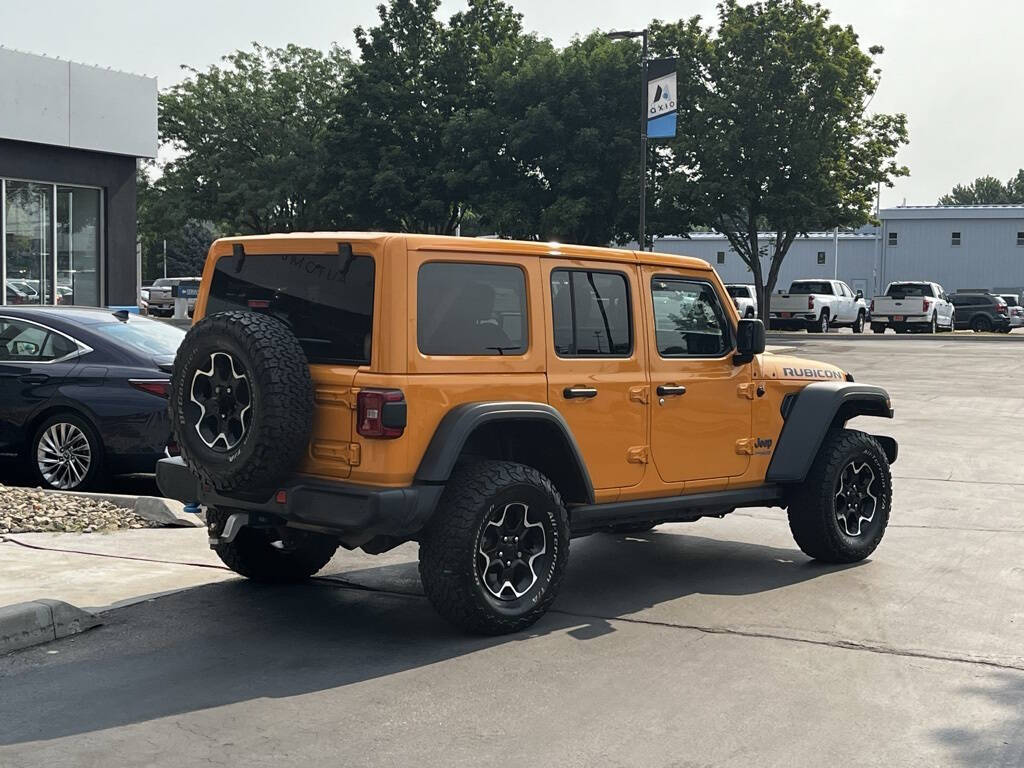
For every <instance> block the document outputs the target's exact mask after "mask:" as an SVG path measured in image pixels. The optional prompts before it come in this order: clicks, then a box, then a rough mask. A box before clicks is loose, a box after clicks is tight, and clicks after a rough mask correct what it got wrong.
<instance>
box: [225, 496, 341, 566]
mask: <svg viewBox="0 0 1024 768" xmlns="http://www.w3.org/2000/svg"><path fill="white" fill-rule="evenodd" d="M236 511H238V510H234V509H231V508H226V509H215V508H213V507H209V508H207V510H206V524H207V527H208V528H209V530H210V532H211V534H214V535H216V534H219V533H221V531H222V530H223V528H224V523H225V522H226V521H227V519H228V517H230V516H231V514H232V513H233V512H236ZM275 541H279V542H280V543H281V545H282V546H280V547H275V546H274V542H275ZM213 549H214V551H215V552H216V553H217V556H218V557H220V559H221V560H222V561H223V562H224V565H226V566H227V567H228V568H230V569H231V570H232V571H234V572H235V573H237V574H239V575H240V576H245V577H246V578H248V579H252V580H253V581H260V582H265V583H269V584H285V583H291V582H296V581H303V580H304V579H308V578H309V577H310V576H312V575H313V574H314V573H316V572H317V571H319V570H320V569H321V568H323V567H324V566H325V565H327V563H329V562H330V560H331V558H332V557H334V553H335V552H336V551H337V549H338V540H337V539H335V538H334V537H333V536H326V535H324V534H322V533H313V532H312V531H299V530H296V529H294V528H284V527H281V528H252V527H250V526H245V527H244V528H242V529H241V530H240V531H239V532H238V534H237V535H236V536H235V538H234V540H233V541H230V542H228V543H226V544H217V545H216V546H215V547H214V548H213Z"/></svg>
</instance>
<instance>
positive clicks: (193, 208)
mask: <svg viewBox="0 0 1024 768" xmlns="http://www.w3.org/2000/svg"><path fill="white" fill-rule="evenodd" d="M350 66H351V61H350V60H349V57H348V54H347V53H345V52H344V51H342V50H340V49H338V48H336V47H335V48H331V49H330V50H329V51H328V52H327V53H321V52H320V51H317V50H313V49H311V48H301V47H299V46H296V45H289V46H287V47H286V48H278V49H274V48H266V47H264V46H261V45H259V44H253V47H252V50H251V51H236V52H235V53H232V54H229V55H228V56H225V57H224V59H223V66H219V67H218V66H213V67H210V68H209V69H208V70H206V71H203V72H200V71H198V70H195V69H190V68H186V69H187V70H188V72H190V73H191V75H190V77H188V78H187V79H186V80H184V81H183V82H181V83H179V84H178V85H175V86H173V87H171V88H170V89H169V90H167V91H165V92H164V93H163V94H161V96H160V136H161V139H162V141H163V143H164V145H165V146H166V147H168V148H169V149H170V151H171V153H172V156H173V159H172V160H171V161H170V162H169V163H167V165H166V166H165V167H164V169H163V178H162V179H161V180H160V189H162V190H163V191H164V192H165V193H167V194H170V195H172V196H175V197H177V198H178V200H177V201H176V202H175V203H173V204H172V205H174V206H176V207H178V208H179V209H181V210H186V211H188V212H189V214H190V215H191V216H192V217H193V218H203V219H212V220H214V221H217V222H222V223H223V226H224V228H225V230H226V231H228V232H240V233H264V232H290V231H294V230H303V229H308V228H310V227H311V226H312V225H313V224H314V223H321V222H323V221H324V220H325V219H327V220H329V219H330V216H329V215H325V211H323V210H322V208H321V202H322V200H321V195H320V194H319V190H318V189H317V187H316V183H315V182H316V178H317V176H318V173H319V171H320V168H321V167H322V164H323V162H324V161H325V159H326V158H325V156H324V155H323V152H322V138H323V135H324V132H325V130H326V127H327V121H328V118H329V116H330V114H331V111H330V110H331V105H332V103H333V100H334V99H335V97H336V94H337V91H338V90H339V88H341V87H342V85H343V82H344V78H345V77H346V75H347V73H348V71H349V68H350Z"/></svg>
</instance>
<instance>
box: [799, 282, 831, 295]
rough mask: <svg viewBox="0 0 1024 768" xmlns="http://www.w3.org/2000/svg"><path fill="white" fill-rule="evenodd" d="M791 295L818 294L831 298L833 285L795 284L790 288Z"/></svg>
mask: <svg viewBox="0 0 1024 768" xmlns="http://www.w3.org/2000/svg"><path fill="white" fill-rule="evenodd" d="M789 292H790V293H799V294H806V293H817V294H820V295H823V296H831V295H833V293H832V283H793V284H792V285H791V286H789Z"/></svg>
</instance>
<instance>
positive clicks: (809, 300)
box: [807, 295, 814, 309]
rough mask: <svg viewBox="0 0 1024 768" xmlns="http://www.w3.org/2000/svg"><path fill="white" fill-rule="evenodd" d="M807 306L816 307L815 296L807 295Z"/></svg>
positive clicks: (809, 307)
mask: <svg viewBox="0 0 1024 768" xmlns="http://www.w3.org/2000/svg"><path fill="white" fill-rule="evenodd" d="M807 308H808V309H814V297H813V296H811V295H808V296H807Z"/></svg>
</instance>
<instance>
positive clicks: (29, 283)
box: [0, 179, 102, 306]
mask: <svg viewBox="0 0 1024 768" xmlns="http://www.w3.org/2000/svg"><path fill="white" fill-rule="evenodd" d="M3 187H4V194H3V196H2V197H3V200H0V203H2V205H0V214H2V216H0V222H2V223H0V230H2V231H3V245H4V251H3V255H4V257H5V266H6V270H5V275H6V286H5V291H4V297H3V301H2V302H0V303H6V304H78V305H80V306H98V305H99V303H100V255H101V245H100V243H101V240H100V237H101V234H102V224H101V220H102V217H101V208H100V206H101V205H102V198H101V191H100V190H99V189H94V188H90V187H72V186H55V185H53V184H44V183H40V182H34V181H13V180H10V179H7V180H5V181H4V182H3ZM54 203H56V210H54ZM55 233H56V243H54V234H55ZM55 293H56V296H55Z"/></svg>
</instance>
